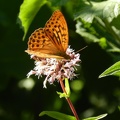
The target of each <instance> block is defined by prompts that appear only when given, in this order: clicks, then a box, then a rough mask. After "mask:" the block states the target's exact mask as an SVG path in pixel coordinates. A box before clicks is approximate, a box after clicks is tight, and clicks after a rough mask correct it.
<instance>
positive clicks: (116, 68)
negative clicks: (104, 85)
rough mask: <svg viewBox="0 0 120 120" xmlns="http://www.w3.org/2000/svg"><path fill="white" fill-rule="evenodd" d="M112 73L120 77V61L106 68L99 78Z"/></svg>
mask: <svg viewBox="0 0 120 120" xmlns="http://www.w3.org/2000/svg"><path fill="white" fill-rule="evenodd" d="M110 75H115V76H119V77H120V61H118V62H116V63H115V64H113V65H112V66H111V67H109V68H108V69H106V70H105V71H104V72H103V73H102V74H101V75H100V76H99V78H102V77H106V76H110Z"/></svg>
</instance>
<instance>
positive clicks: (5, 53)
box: [0, 0, 120, 120]
mask: <svg viewBox="0 0 120 120" xmlns="http://www.w3.org/2000/svg"><path fill="white" fill-rule="evenodd" d="M21 3H22V0H4V1H3V0H1V1H0V55H1V57H0V68H1V69H0V120H43V119H44V120H48V119H49V120H50V119H51V118H49V117H47V116H44V117H39V116H38V115H39V113H40V112H42V111H44V110H49V111H60V112H63V113H66V114H71V115H72V113H71V110H70V109H69V106H68V104H67V102H66V101H65V99H60V98H59V97H58V95H57V94H56V91H61V88H60V85H59V83H58V82H56V83H55V85H49V84H47V89H43V80H44V77H43V78H40V79H38V78H37V77H36V76H32V79H33V81H34V83H35V85H34V86H33V88H32V89H31V90H27V89H26V88H21V87H20V86H19V83H20V81H22V80H23V79H26V74H27V73H28V72H29V71H30V70H31V69H33V67H34V61H33V60H31V59H30V58H29V55H27V54H26V53H25V52H24V51H25V50H26V49H27V41H28V37H29V35H30V34H31V33H32V32H33V31H34V30H35V29H37V28H38V27H44V24H45V22H46V21H47V20H48V19H49V17H50V16H51V14H52V12H53V11H52V10H51V9H50V7H49V6H48V5H44V6H43V7H42V8H41V9H40V11H39V12H38V14H37V16H36V17H35V19H34V21H33V22H32V24H31V26H30V29H29V31H28V34H27V36H26V39H25V41H22V37H23V31H22V29H20V26H19V24H17V19H18V18H17V17H18V13H19V7H20V5H21ZM61 11H62V12H63V14H64V15H65V18H66V21H67V23H68V27H69V34H70V40H69V41H70V42H69V44H70V45H71V47H72V48H73V49H75V50H76V51H77V50H79V49H81V48H82V47H84V46H86V45H87V46H88V47H87V48H86V49H85V50H83V51H81V52H80V54H81V60H82V62H81V65H80V69H79V71H78V72H77V73H78V74H79V76H78V78H75V80H72V81H71V82H70V83H71V86H72V85H74V81H78V82H80V83H81V84H82V85H81V86H82V87H81V89H79V90H76V87H77V86H73V88H71V92H72V94H71V100H72V101H73V104H74V106H75V108H76V110H77V112H78V115H79V116H80V118H86V117H89V116H97V115H100V114H104V113H108V116H107V117H105V118H104V119H105V120H119V119H120V112H119V110H118V105H119V102H120V81H119V80H118V78H117V77H113V76H111V77H105V78H101V79H98V76H99V75H100V74H101V73H102V72H103V71H104V70H105V69H107V68H108V67H109V66H111V65H112V64H113V59H112V57H111V56H110V55H109V54H107V53H106V52H105V51H104V50H102V49H101V48H100V47H99V46H98V45H97V44H95V43H93V44H87V43H85V41H84V39H83V38H82V37H81V36H79V35H78V34H77V33H75V24H76V22H75V21H73V16H71V14H70V13H69V14H68V13H67V12H66V9H65V6H62V7H61ZM72 14H73V13H72ZM51 120H52V119H51Z"/></svg>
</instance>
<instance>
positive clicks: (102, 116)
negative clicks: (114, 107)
mask: <svg viewBox="0 0 120 120" xmlns="http://www.w3.org/2000/svg"><path fill="white" fill-rule="evenodd" d="M106 116H107V114H102V115H99V116H96V117H90V118H86V119H83V120H100V119H101V118H104V117H106Z"/></svg>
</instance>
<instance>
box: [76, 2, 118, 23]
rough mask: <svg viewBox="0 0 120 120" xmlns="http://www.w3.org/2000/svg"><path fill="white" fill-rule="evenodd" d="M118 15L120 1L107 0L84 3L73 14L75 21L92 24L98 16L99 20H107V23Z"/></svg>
mask: <svg viewBox="0 0 120 120" xmlns="http://www.w3.org/2000/svg"><path fill="white" fill-rule="evenodd" d="M119 14H120V1H119V0H108V1H103V2H90V3H88V2H86V5H85V6H83V7H81V8H80V9H79V11H78V12H77V13H76V14H75V19H78V18H81V19H83V20H85V21H86V22H90V23H92V21H93V19H94V18H95V17H96V16H98V17H100V18H101V19H108V20H109V22H111V21H112V20H113V18H115V17H117V16H118V15H119Z"/></svg>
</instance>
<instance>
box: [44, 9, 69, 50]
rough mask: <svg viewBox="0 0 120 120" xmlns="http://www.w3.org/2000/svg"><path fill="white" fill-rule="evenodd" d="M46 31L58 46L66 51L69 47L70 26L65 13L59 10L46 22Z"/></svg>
mask: <svg viewBox="0 0 120 120" xmlns="http://www.w3.org/2000/svg"><path fill="white" fill-rule="evenodd" d="M45 32H46V34H47V36H48V37H49V38H50V39H51V41H52V42H53V43H54V44H55V46H57V48H58V49H59V50H60V51H62V52H65V51H66V49H67V47H68V27H67V23H66V21H65V18H64V16H63V14H62V13H61V12H60V11H59V10H57V11H55V12H54V13H53V15H52V16H51V18H50V19H49V20H48V21H47V23H46V24H45Z"/></svg>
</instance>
